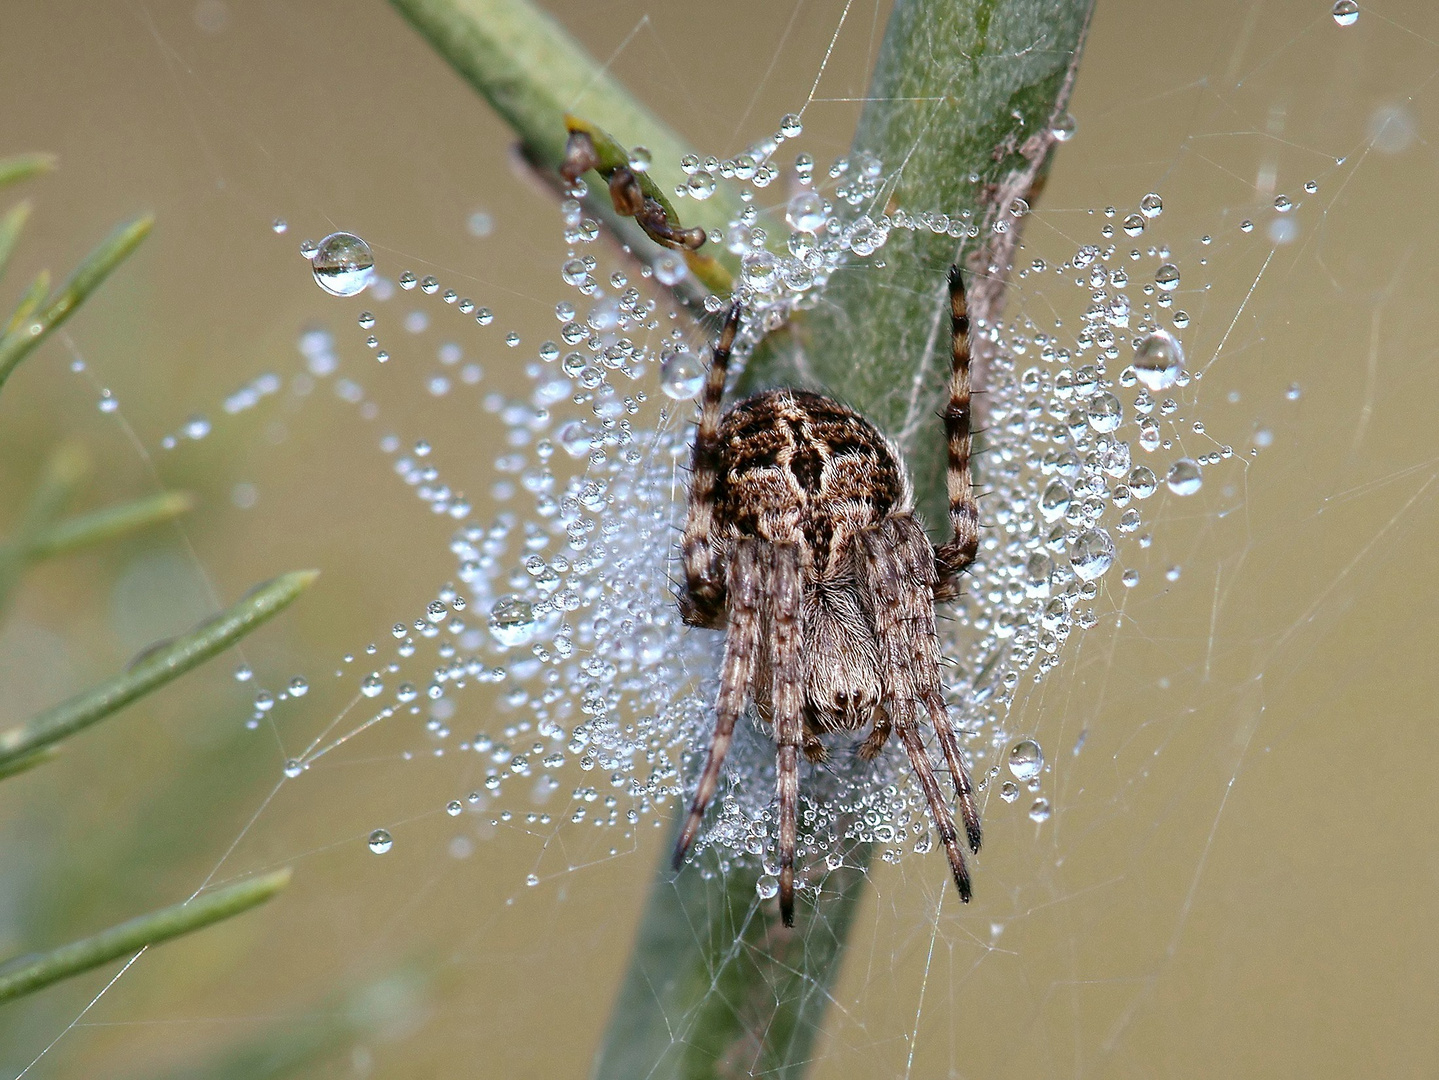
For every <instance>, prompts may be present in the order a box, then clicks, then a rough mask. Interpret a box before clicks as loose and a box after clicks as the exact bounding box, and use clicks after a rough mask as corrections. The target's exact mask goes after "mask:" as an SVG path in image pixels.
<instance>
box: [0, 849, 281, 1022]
mask: <svg viewBox="0 0 1439 1080" xmlns="http://www.w3.org/2000/svg"><path fill="white" fill-rule="evenodd" d="M289 881H290V871H289V870H288V869H284V870H277V871H275V872H274V873H270V874H265V875H263V876H261V877H257V878H251V879H250V880H248V881H241V882H238V883H236V884H234V885H227V886H225V887H224V888H220V889H216V890H215V891H213V892H208V893H202V894H201V895H199V896H196V897H193V898H192V899H190V900H187V901H185V902H184V903H182V904H173V905H171V906H170V907H167V908H161V909H160V910H159V911H152V912H150V913H149V914H148V915H141V916H139V917H138V918H135V919H131V920H129V921H128V922H123V923H121V924H120V925H118V926H112V927H110V929H108V930H102V931H101V932H100V933H98V934H94V935H92V936H91V937H87V938H81V939H80V940H79V941H74V942H71V943H70V944H69V945H62V946H60V948H58V949H52V950H51V951H50V952H47V953H43V954H40V955H38V956H21V957H16V958H15V959H14V960H11V961H10V962H9V963H6V964H4V965H3V966H0V1003H3V1002H6V1001H10V1000H12V999H14V998H17V997H21V996H23V995H25V994H30V993H33V992H34V991H36V990H39V989H41V988H43V987H46V986H49V985H50V984H51V983H56V982H59V981H60V980H61V979H68V978H70V976H72V975H78V974H80V973H81V972H83V971H89V970H90V969H92V968H97V967H99V966H100V965H101V964H107V963H109V962H110V961H112V960H116V959H119V958H120V957H122V956H128V955H129V954H131V953H134V952H138V951H139V950H140V949H143V948H145V947H146V946H148V945H156V944H158V943H160V942H162V941H169V940H170V939H171V938H174V937H179V936H180V935H181V934H188V933H190V932H191V931H192V930H198V929H200V928H201V927H203V926H209V925H210V924H211V923H216V922H219V921H221V920H222V919H228V918H230V917H231V916H232V915H238V914H240V912H242V911H248V910H249V909H250V908H252V907H255V906H256V905H257V904H263V903H264V902H265V901H266V900H268V899H270V897H272V896H274V895H275V894H276V893H277V892H279V891H280V890H281V889H283V888H284V887H285V886H286V885H287V884H289Z"/></svg>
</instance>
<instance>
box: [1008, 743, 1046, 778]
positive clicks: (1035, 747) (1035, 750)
mask: <svg viewBox="0 0 1439 1080" xmlns="http://www.w3.org/2000/svg"><path fill="white" fill-rule="evenodd" d="M1043 769H1044V751H1042V750H1041V749H1040V748H1039V743H1037V742H1035V741H1034V740H1033V739H1020V740H1019V742H1017V743H1015V744H1014V745H1013V746H1011V747H1010V748H1009V771H1010V772H1011V773H1013V774H1014V778H1015V779H1016V780H1033V779H1034V778H1035V777H1036V776H1038V775H1039V774H1040V772H1041V771H1042V770H1043Z"/></svg>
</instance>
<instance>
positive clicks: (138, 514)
mask: <svg viewBox="0 0 1439 1080" xmlns="http://www.w3.org/2000/svg"><path fill="white" fill-rule="evenodd" d="M194 505H195V499H194V497H193V496H191V495H190V494H188V493H187V492H183V491H161V492H157V493H156V494H154V495H147V496H145V497H144V498H143V499H136V500H135V501H134V502H128V503H121V504H120V505H119V506H107V507H105V508H104V509H103V510H94V511H91V512H90V513H88V514H77V515H76V516H75V517H72V518H66V519H65V520H64V521H57V522H55V523H54V524H53V525H51V526H50V527H49V528H48V529H44V530H42V531H40V532H37V533H35V534H34V535H32V536H30V537H29V538H28V539H27V540H26V541H24V544H23V548H22V551H21V554H22V555H23V556H24V558H25V559H26V560H27V561H29V562H39V561H40V560H41V559H50V558H54V557H55V556H56V555H65V554H68V553H70V552H72V551H75V550H77V549H79V548H82V547H89V546H90V545H91V544H100V543H104V542H105V541H106V540H113V539H115V538H117V537H120V536H124V535H125V534H126V533H132V532H137V531H138V530H140V529H147V528H149V527H150V526H152V525H159V524H162V523H163V522H166V521H171V520H173V519H175V518H177V517H179V516H180V515H181V514H185V513H188V512H189V511H190V510H191V509H192V508H193V507H194Z"/></svg>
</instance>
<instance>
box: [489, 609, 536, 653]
mask: <svg viewBox="0 0 1439 1080" xmlns="http://www.w3.org/2000/svg"><path fill="white" fill-rule="evenodd" d="M537 625H538V624H537V621H536V619H535V608H534V605H533V604H531V603H530V602H529V601H528V600H521V599H519V597H516V596H505V597H501V599H500V600H499V602H498V603H496V604H495V606H494V607H493V608H491V609H490V636H491V637H493V638H494V639H495V640H496V641H498V642H499V643H500V644H501V645H503V646H505V647H506V648H510V649H512V648H514V647H515V646H516V645H523V644H524V643H525V642H527V641H529V640H530V638H532V637H533V636H534V633H535V629H536V626H537Z"/></svg>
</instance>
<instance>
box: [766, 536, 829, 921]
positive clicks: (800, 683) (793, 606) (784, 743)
mask: <svg viewBox="0 0 1439 1080" xmlns="http://www.w3.org/2000/svg"><path fill="white" fill-rule="evenodd" d="M772 551H773V560H772V563H771V567H770V580H769V595H770V603H771V608H770V620H769V621H770V672H771V682H770V687H771V689H770V694H771V702H772V705H773V712H774V734H775V742H777V743H778V744H779V746H778V750H777V751H776V754H777V761H776V772H777V774H778V789H779V790H778V794H779V911H780V918H781V919H783V921H784V924H785V925H786V926H793V925H794V849H795V844H796V842H797V840H798V832H799V750H800V746H801V745H803V744H804V743H805V738H804V660H803V658H802V656H801V652H800V648H801V645H802V643H803V626H802V619H803V613H804V611H803V603H802V602H803V598H804V577H803V574H804V570H803V554H802V552H803V549H801V548H800V546H799V545H797V544H776V545H775V546H774V547H773V549H772ZM806 749H808V747H806ZM821 749H822V747H821Z"/></svg>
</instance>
